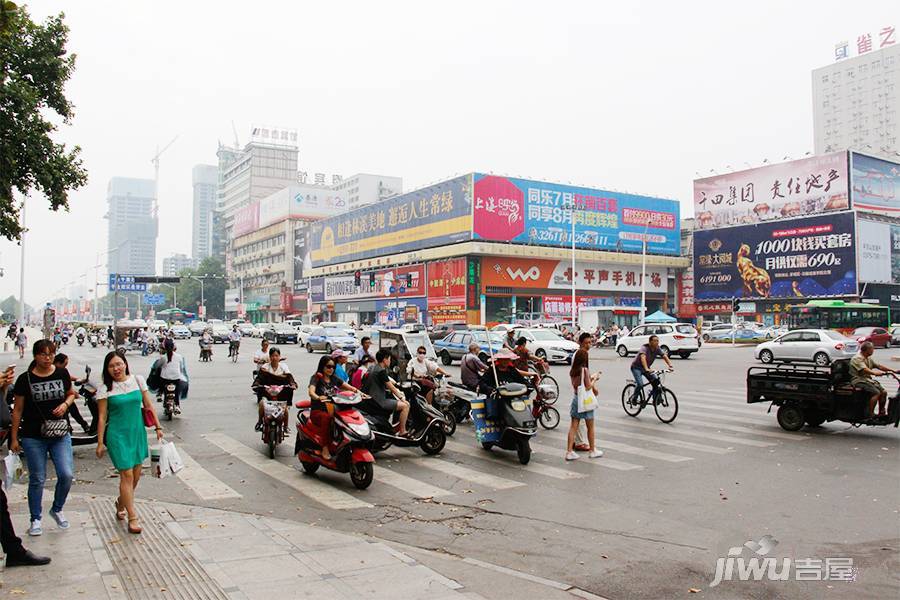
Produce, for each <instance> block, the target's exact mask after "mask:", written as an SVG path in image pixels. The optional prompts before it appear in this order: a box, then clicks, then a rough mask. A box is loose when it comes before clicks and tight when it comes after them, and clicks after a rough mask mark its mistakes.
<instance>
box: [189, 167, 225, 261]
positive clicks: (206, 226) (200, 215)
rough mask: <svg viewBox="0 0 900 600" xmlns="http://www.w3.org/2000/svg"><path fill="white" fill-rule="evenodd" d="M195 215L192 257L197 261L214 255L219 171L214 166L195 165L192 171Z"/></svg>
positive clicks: (192, 227)
mask: <svg viewBox="0 0 900 600" xmlns="http://www.w3.org/2000/svg"><path fill="white" fill-rule="evenodd" d="M191 182H192V184H193V189H194V213H193V220H192V222H191V256H193V257H194V258H195V259H196V260H197V261H201V260H203V259H204V258H206V257H208V256H210V255H211V254H212V248H213V226H214V224H215V213H216V199H217V197H218V192H219V170H218V168H217V167H215V166H214V165H195V166H194V168H193V169H192V170H191Z"/></svg>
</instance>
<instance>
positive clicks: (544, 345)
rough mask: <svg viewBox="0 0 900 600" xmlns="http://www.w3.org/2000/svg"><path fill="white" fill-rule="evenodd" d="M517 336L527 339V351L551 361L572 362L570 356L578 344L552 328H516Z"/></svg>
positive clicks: (573, 353) (516, 337) (517, 337)
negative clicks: (564, 337)
mask: <svg viewBox="0 0 900 600" xmlns="http://www.w3.org/2000/svg"><path fill="white" fill-rule="evenodd" d="M519 337H524V338H525V339H526V340H527V342H528V344H527V346H528V351H529V352H531V353H532V354H534V355H535V356H537V357H538V358H543V359H544V360H546V361H547V362H551V363H554V362H562V363H569V362H572V356H574V355H575V352H576V351H577V350H578V344H576V343H575V342H570V341H569V340H567V339H563V338H562V337H561V336H560V335H559V334H558V333H556V331H555V330H553V329H517V330H515V339H517V340H518V339H519Z"/></svg>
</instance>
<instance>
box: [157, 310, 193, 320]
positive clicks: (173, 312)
mask: <svg viewBox="0 0 900 600" xmlns="http://www.w3.org/2000/svg"><path fill="white" fill-rule="evenodd" d="M156 314H157V316H165V317H187V318H192V317H193V316H194V313H192V312H188V311H186V310H181V309H180V308H167V309H165V310H158V311H156Z"/></svg>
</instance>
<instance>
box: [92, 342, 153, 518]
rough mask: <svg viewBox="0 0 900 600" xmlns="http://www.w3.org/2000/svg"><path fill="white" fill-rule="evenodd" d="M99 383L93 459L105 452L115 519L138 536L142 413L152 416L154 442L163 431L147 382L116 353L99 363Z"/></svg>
mask: <svg viewBox="0 0 900 600" xmlns="http://www.w3.org/2000/svg"><path fill="white" fill-rule="evenodd" d="M103 384H104V385H102V386H100V389H99V390H98V391H97V409H98V414H97V418H98V419H99V423H100V424H99V426H98V427H97V458H101V457H102V456H103V453H104V451H106V450H109V458H110V459H111V460H112V463H113V466H115V468H116V470H117V471H118V472H119V497H118V498H116V518H117V519H119V520H120V521H123V520H125V516H126V514H127V515H128V531H129V533H140V532H141V526H140V524H139V523H138V516H137V511H136V510H135V508H134V490H135V488H137V484H138V481H140V479H141V465H142V464H143V462H144V459H146V458H147V456H148V454H149V449H148V447H147V431H146V430H145V429H144V415H143V410H149V411H150V414H152V415H153V422H154V424H155V426H156V439H157V440H161V439H162V436H163V430H162V427H160V425H159V419H158V418H157V416H156V411H155V410H154V408H153V399H152V398H151V397H150V392H149V391H147V382H146V381H144V378H143V377H141V376H140V375H132V374H131V373H130V372H129V370H128V361H127V360H125V357H124V356H122V355H121V354H119V353H118V352H110V353H109V354H107V355H106V358H105V359H104V360H103Z"/></svg>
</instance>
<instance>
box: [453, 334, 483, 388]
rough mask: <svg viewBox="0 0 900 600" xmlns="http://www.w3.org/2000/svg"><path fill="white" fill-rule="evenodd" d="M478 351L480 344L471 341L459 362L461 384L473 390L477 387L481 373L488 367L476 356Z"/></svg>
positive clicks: (479, 350)
mask: <svg viewBox="0 0 900 600" xmlns="http://www.w3.org/2000/svg"><path fill="white" fill-rule="evenodd" d="M479 352H481V346H480V345H479V344H478V343H477V342H472V343H471V344H469V352H468V353H466V355H465V356H463V357H462V360H461V361H460V362H459V375H460V379H461V380H462V382H463V385H464V386H466V387H467V388H468V389H470V390H471V391H473V392H474V391H475V389H476V388H477V387H478V380H479V379H480V378H481V374H482V373H484V372H485V371H487V369H488V366H487V365H486V364H484V363H483V362H482V361H481V359H480V358H479V357H478V354H479Z"/></svg>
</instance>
